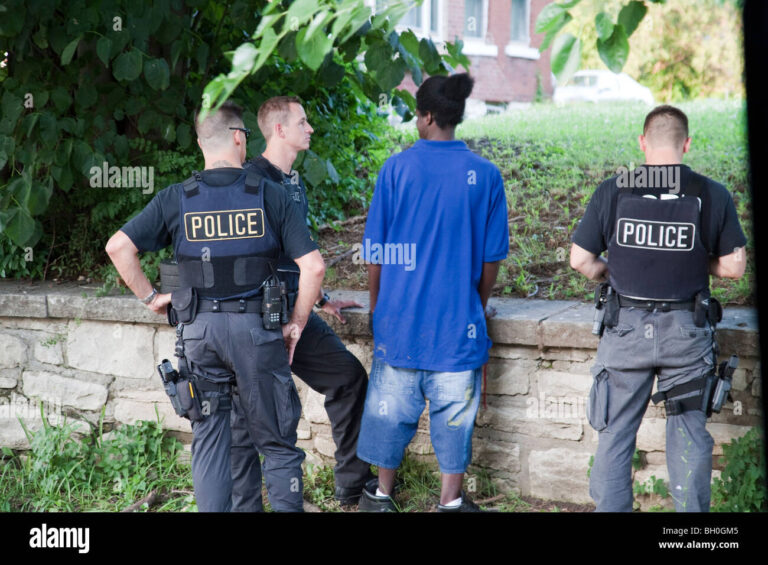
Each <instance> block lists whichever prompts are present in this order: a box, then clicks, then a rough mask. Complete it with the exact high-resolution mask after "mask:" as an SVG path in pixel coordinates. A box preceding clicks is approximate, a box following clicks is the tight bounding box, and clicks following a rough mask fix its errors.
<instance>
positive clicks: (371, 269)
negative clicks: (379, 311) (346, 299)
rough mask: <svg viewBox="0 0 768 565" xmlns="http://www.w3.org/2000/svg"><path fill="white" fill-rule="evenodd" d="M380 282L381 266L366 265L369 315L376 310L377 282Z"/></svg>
mask: <svg viewBox="0 0 768 565" xmlns="http://www.w3.org/2000/svg"><path fill="white" fill-rule="evenodd" d="M380 281H381V265H368V296H369V297H370V303H371V305H370V310H371V313H373V311H374V310H375V309H376V301H377V300H378V299H379V282H380Z"/></svg>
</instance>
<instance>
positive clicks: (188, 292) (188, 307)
mask: <svg viewBox="0 0 768 565" xmlns="http://www.w3.org/2000/svg"><path fill="white" fill-rule="evenodd" d="M171 305H172V306H173V310H174V316H173V319H174V321H175V322H176V323H182V324H189V323H191V322H192V321H193V320H194V319H195V316H196V315H197V291H196V290H195V289H194V288H190V287H186V288H180V289H178V290H174V291H173V292H172V293H171ZM169 321H170V320H169ZM171 325H176V324H171Z"/></svg>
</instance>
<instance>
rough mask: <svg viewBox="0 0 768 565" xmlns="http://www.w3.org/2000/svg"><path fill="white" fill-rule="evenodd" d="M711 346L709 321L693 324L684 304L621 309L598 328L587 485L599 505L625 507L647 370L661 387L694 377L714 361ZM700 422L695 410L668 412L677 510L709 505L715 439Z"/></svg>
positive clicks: (648, 378) (606, 508)
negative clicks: (593, 442) (593, 444)
mask: <svg viewBox="0 0 768 565" xmlns="http://www.w3.org/2000/svg"><path fill="white" fill-rule="evenodd" d="M712 347H713V336H712V329H711V328H710V326H709V324H706V326H705V327H703V328H699V327H696V326H695V325H694V323H693V313H692V312H688V311H684V310H673V311H670V312H657V311H653V312H649V311H647V310H642V309H636V308H622V309H621V310H620V313H619V321H618V324H617V325H616V326H615V327H613V328H605V332H604V334H603V337H602V338H601V339H600V344H599V346H598V348H597V361H596V363H595V365H594V366H593V368H592V374H593V376H594V382H593V384H592V389H591V390H590V394H589V403H588V410H587V417H588V419H589V423H590V425H591V426H592V427H593V428H594V429H595V430H597V431H598V432H599V442H598V447H597V453H596V454H595V459H594V463H593V466H592V471H591V474H590V484H589V492H590V496H592V498H593V499H594V501H595V503H596V505H597V511H598V512H630V511H632V502H633V495H632V479H631V474H632V455H633V453H634V451H635V442H636V439H637V430H638V428H639V427H640V423H641V421H642V418H643V414H644V413H645V410H646V408H647V406H648V401H649V399H650V395H651V389H652V387H653V378H654V375H656V376H657V377H658V390H661V391H666V390H669V389H670V388H672V387H674V386H676V385H679V384H682V383H685V382H688V381H690V380H693V379H696V378H698V377H701V376H702V375H705V374H707V373H709V372H710V371H711V370H712V368H713V362H714V361H713V354H712V353H713V351H712ZM696 394H697V393H696V392H695V391H694V392H693V393H689V395H691V396H693V395H696ZM686 396H688V395H686ZM706 421H707V417H706V414H705V413H704V412H702V411H699V410H690V411H687V412H683V413H682V414H678V415H676V416H670V415H667V429H666V455H667V470H668V471H669V478H670V495H671V496H672V497H673V499H674V501H675V508H676V509H677V511H678V512H708V511H709V501H710V478H711V474H712V448H713V445H714V442H713V440H712V436H710V434H709V432H708V431H707V430H706V427H705V426H706Z"/></svg>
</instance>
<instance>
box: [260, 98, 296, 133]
mask: <svg viewBox="0 0 768 565" xmlns="http://www.w3.org/2000/svg"><path fill="white" fill-rule="evenodd" d="M291 104H299V105H301V100H300V99H299V97H298V96H273V97H272V98H269V99H268V100H265V101H264V103H263V104H262V105H261V106H260V107H259V114H258V122H259V129H260V130H261V135H263V136H264V139H265V140H266V141H269V138H270V137H272V132H273V131H274V129H275V124H282V123H285V122H286V121H288V113H289V112H290V111H291Z"/></svg>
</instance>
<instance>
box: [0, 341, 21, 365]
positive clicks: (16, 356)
mask: <svg viewBox="0 0 768 565" xmlns="http://www.w3.org/2000/svg"><path fill="white" fill-rule="evenodd" d="M26 362H27V344H26V343H24V340H22V339H20V338H18V337H16V336H15V335H11V334H6V333H0V368H5V367H19V366H22V367H23V366H24V365H26Z"/></svg>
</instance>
